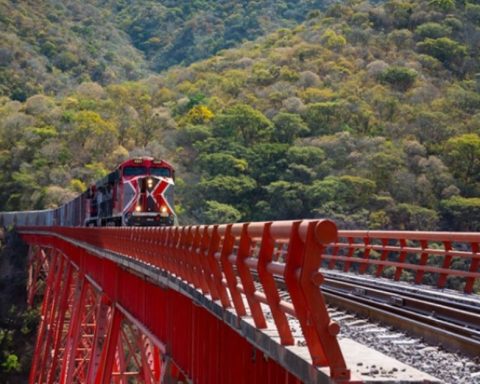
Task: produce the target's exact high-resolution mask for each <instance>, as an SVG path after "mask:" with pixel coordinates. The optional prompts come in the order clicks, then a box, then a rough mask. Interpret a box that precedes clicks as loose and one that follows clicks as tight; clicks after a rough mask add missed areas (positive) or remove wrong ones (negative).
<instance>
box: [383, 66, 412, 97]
mask: <svg viewBox="0 0 480 384" xmlns="http://www.w3.org/2000/svg"><path fill="white" fill-rule="evenodd" d="M416 78H417V72H416V71H414V70H413V69H410V68H405V67H390V68H387V69H386V70H385V71H383V72H382V73H381V74H380V75H379V79H380V81H381V82H382V83H386V84H389V85H390V86H391V87H392V88H394V89H396V90H398V91H402V92H405V91H406V90H407V89H409V88H410V87H411V86H412V85H413V84H414V83H415V80H416Z"/></svg>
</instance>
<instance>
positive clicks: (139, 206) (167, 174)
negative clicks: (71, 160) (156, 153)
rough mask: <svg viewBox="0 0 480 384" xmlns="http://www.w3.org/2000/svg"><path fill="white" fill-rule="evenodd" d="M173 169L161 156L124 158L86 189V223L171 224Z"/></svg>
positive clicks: (173, 218) (102, 224)
mask: <svg viewBox="0 0 480 384" xmlns="http://www.w3.org/2000/svg"><path fill="white" fill-rule="evenodd" d="M174 180H175V170H174V169H173V167H172V166H171V165H170V164H169V163H167V162H166V161H163V160H158V161H157V160H154V159H153V158H147V157H145V158H140V159H132V160H127V161H125V162H124V163H122V164H120V166H119V167H118V168H117V169H116V170H115V171H113V172H112V173H110V174H109V175H107V176H106V177H104V178H103V179H101V180H99V181H97V182H96V183H95V184H94V185H92V186H91V187H90V188H89V190H88V191H87V194H86V198H87V204H86V208H87V212H86V217H85V225H87V226H97V225H98V226H106V225H111V226H120V225H128V226H132V225H135V226H137V225H139V226H151V225H155V226H158V225H164V226H169V225H174V223H175V221H176V217H175V212H174V210H173V206H174V203H173V188H174Z"/></svg>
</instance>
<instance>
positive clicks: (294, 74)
mask: <svg viewBox="0 0 480 384" xmlns="http://www.w3.org/2000/svg"><path fill="white" fill-rule="evenodd" d="M73 3H75V2H73ZM170 3H173V2H168V1H157V2H155V1H148V2H145V4H146V6H147V5H148V7H150V6H151V7H158V9H159V11H158V14H157V13H155V12H153V11H152V12H144V13H142V12H140V8H139V9H138V10H137V11H135V9H136V8H135V7H133V6H132V5H130V4H129V2H109V1H96V2H95V1H90V2H87V4H86V5H85V6H80V5H78V7H77V8H78V9H77V8H74V7H73V6H72V8H69V9H66V8H65V7H63V8H62V7H61V6H60V5H59V4H58V3H57V2H48V4H49V5H48V6H47V5H45V7H47V8H48V7H50V8H48V13H47V12H46V10H47V8H46V9H45V10H44V11H45V14H43V17H38V18H36V19H35V20H36V23H37V24H35V25H34V27H35V28H38V30H37V31H36V32H35V34H33V33H32V31H35V29H34V28H33V29H27V28H25V26H24V25H23V24H22V23H23V22H25V23H27V24H28V23H29V22H31V21H32V20H33V18H30V19H24V18H22V17H20V16H18V15H17V14H15V17H14V15H12V17H11V18H8V20H7V18H6V17H5V16H2V17H3V19H2V22H3V23H4V24H8V25H9V26H10V28H13V26H15V28H16V29H15V31H16V32H15V33H13V32H9V36H16V38H18V39H20V40H21V41H22V42H26V41H30V43H29V44H30V47H31V50H30V51H29V54H32V55H36V56H35V57H37V58H39V60H40V58H41V59H42V60H43V59H45V60H47V66H51V67H52V72H50V73H48V74H47V75H48V76H47V75H46V77H45V82H44V83H42V82H41V81H40V80H39V78H35V77H34V76H33V77H32V76H31V74H30V72H29V71H30V70H32V67H30V66H29V65H23V61H22V60H23V59H21V58H20V59H19V60H16V59H15V60H10V61H8V60H7V61H4V64H5V63H8V65H3V67H1V70H2V71H3V73H4V75H5V74H6V73H11V72H12V71H13V72H14V73H15V76H10V75H9V76H7V77H8V78H9V79H12V78H13V79H17V80H18V81H19V83H18V84H20V85H21V86H22V87H23V85H22V84H24V83H22V81H23V80H22V79H25V78H30V79H32V81H33V80H34V81H35V87H37V88H35V87H33V88H31V89H30V88H29V87H28V86H26V87H24V88H22V89H23V90H25V94H24V95H23V96H24V97H14V94H15V92H14V90H15V89H17V88H15V87H18V86H19V85H18V84H17V85H15V86H10V85H9V84H7V83H5V82H2V84H3V87H4V90H5V91H4V96H3V97H2V98H1V99H0V164H1V167H2V169H3V170H4V172H3V173H2V174H1V175H0V185H1V189H0V208H1V209H2V210H17V209H32V208H34V209H39V208H46V207H55V206H57V205H59V204H61V203H62V202H65V201H67V200H69V199H70V198H72V197H73V196H75V194H77V193H79V192H81V191H83V190H84V189H85V188H86V186H87V185H88V183H90V182H92V181H94V180H96V179H98V178H99V177H101V176H103V175H105V174H106V173H107V172H109V171H110V170H112V169H113V168H114V167H115V166H116V165H117V164H118V163H119V162H120V161H121V160H123V159H125V158H127V157H131V156H137V155H152V156H155V157H159V158H163V159H166V160H168V161H170V162H172V163H173V164H174V165H175V166H176V167H177V175H178V176H179V178H178V180H177V210H178V213H179V216H180V222H181V223H183V224H187V223H212V222H232V221H244V220H273V219H293V218H300V217H302V218H309V217H328V218H331V219H333V220H335V221H336V222H337V224H338V226H339V227H340V228H362V229H363V228H365V229H366V228H368V229H398V230H401V229H413V230H418V229H421V230H436V229H437V230H438V229H443V230H455V231H478V230H479V229H480V198H479V192H480V136H479V135H480V113H479V111H480V110H479V107H480V75H479V74H478V73H479V72H480V70H479V68H478V66H479V62H480V61H479V52H480V50H479V44H480V24H479V23H480V4H478V2H477V1H454V0H429V1H409V0H390V1H386V2H371V3H370V2H367V1H359V0H358V1H357V0H352V1H344V2H338V3H335V4H333V5H330V6H329V7H326V8H325V9H323V10H322V9H318V8H319V4H317V2H315V1H304V2H301V4H302V5H301V6H299V8H298V9H297V8H296V7H295V6H294V4H293V3H294V2H289V1H284V2H264V3H262V2H250V1H245V2H240V3H238V4H239V6H238V7H236V8H235V7H232V6H231V4H229V3H230V2H228V1H225V2H209V1H195V2H175V5H176V7H178V10H176V11H175V12H173V11H172V9H173V8H172V5H171V4H170ZM13 4H14V2H6V1H3V2H2V3H1V6H2V7H3V8H5V7H8V6H9V5H10V8H9V9H10V10H11V11H12V12H13V10H12V9H13ZM262 4H263V5H262ZM282 4H283V5H282ZM229 5H230V6H229ZM323 5H326V4H323ZM22 6H23V7H24V11H25V12H27V11H28V10H30V11H31V10H33V8H35V10H36V12H37V14H38V13H39V12H40V11H41V10H42V9H38V7H40V6H39V5H36V4H35V3H33V2H32V3H30V2H25V3H23V2H22ZM52 7H53V8H54V9H56V10H58V12H57V13H58V15H62V16H65V18H64V19H63V20H62V22H61V23H60V25H61V26H62V28H63V27H66V26H67V25H70V29H69V31H70V32H71V33H72V34H71V35H69V34H66V35H64V36H65V37H64V39H67V40H68V39H70V38H71V39H72V42H71V43H69V42H68V41H67V40H66V41H65V44H66V45H68V46H70V47H73V46H74V45H75V44H74V42H75V43H76V44H77V45H76V49H77V48H78V51H77V52H76V53H75V50H73V51H68V50H64V49H61V50H62V52H63V53H66V52H70V53H72V55H73V56H74V57H75V58H76V60H79V63H80V62H82V60H86V63H87V62H88V63H90V64H91V63H93V62H96V60H97V59H98V57H96V58H95V57H94V56H91V57H90V56H88V55H84V54H83V53H84V51H83V49H84V48H85V49H87V48H86V47H87V46H88V44H89V43H88V41H90V40H89V38H91V39H93V40H92V41H95V42H96V43H97V44H99V46H98V52H102V54H103V53H105V52H106V51H109V50H108V49H107V47H106V46H104V45H102V44H104V43H105V44H107V42H108V44H111V45H112V49H116V51H115V52H116V53H114V54H113V53H112V55H109V57H110V59H109V60H112V63H109V62H108V61H106V62H103V63H104V65H105V68H106V69H108V70H112V71H113V70H115V68H117V69H118V71H119V72H118V73H122V71H123V70H125V68H126V67H125V66H123V65H124V64H125V62H123V61H121V60H118V61H117V60H116V59H117V58H118V59H119V58H122V59H125V60H126V58H127V57H128V54H124V52H126V51H125V50H126V49H128V50H130V53H131V54H134V55H138V56H139V57H141V58H142V60H133V59H132V62H135V63H136V65H137V66H136V67H131V66H128V65H127V67H128V68H130V69H131V71H130V74H131V75H132V78H129V77H128V76H127V75H125V76H120V75H118V77H117V80H116V81H113V80H112V81H106V79H104V78H103V77H102V76H100V77H99V78H97V77H95V76H94V73H93V72H91V71H90V70H89V69H88V68H90V67H88V65H87V66H84V65H83V64H81V65H80V64H79V65H74V66H66V67H65V66H63V67H62V66H57V65H56V64H54V63H53V64H52V61H51V60H49V58H48V55H46V53H42V51H41V49H40V45H39V44H40V40H39V36H40V35H41V33H40V30H43V29H44V28H46V27H48V25H50V26H51V25H55V23H56V22H57V21H58V20H57V21H56V20H55V18H54V17H53V16H52V13H50V11H51V10H52V9H53V8H52ZM132 7H133V8H132ZM148 7H146V8H145V7H141V9H142V10H143V11H145V10H146V9H149V8H148ZM310 7H311V8H310ZM160 9H161V10H163V11H165V9H169V12H173V14H174V15H177V16H178V17H179V18H183V19H189V20H190V21H191V20H196V22H199V20H198V17H200V16H199V15H200V14H201V15H202V17H203V18H205V20H207V19H208V20H210V19H209V18H215V17H217V18H220V19H222V20H223V21H224V24H225V25H227V24H228V25H230V27H231V24H229V23H227V22H226V18H227V16H226V13H229V14H230V16H228V17H232V18H234V19H235V18H239V20H242V23H244V24H245V25H244V28H243V29H242V28H240V27H239V28H238V30H237V32H238V33H237V34H232V33H233V32H232V33H231V31H230V32H228V33H227V30H228V28H226V27H225V26H224V27H222V28H223V29H222V31H223V32H222V34H221V36H220V35H218V36H217V35H216V34H215V33H213V32H212V33H213V34H212V35H211V36H212V39H213V40H215V44H213V45H209V47H210V48H208V49H207V48H201V52H197V51H196V50H195V49H196V48H199V47H202V45H201V44H200V45H199V44H197V43H192V45H188V44H187V43H185V44H184V43H182V47H190V48H188V49H186V50H185V51H182V52H180V51H178V52H177V53H178V54H179V55H180V56H181V57H180V56H178V57H177V58H173V57H172V56H170V58H169V59H165V60H163V59H162V64H161V65H160V64H158V60H160V57H161V56H162V55H164V54H165V52H168V47H171V46H174V45H175V44H177V43H178V42H177V43H175V42H169V43H168V44H167V43H165V42H163V39H164V38H165V35H162V31H164V32H165V31H168V30H169V28H170V27H171V28H173V30H174V31H175V34H174V35H175V36H176V37H175V38H178V39H180V35H182V34H183V32H181V30H180V29H178V28H180V25H181V26H182V27H181V28H186V24H185V23H182V22H180V21H179V20H180V19H179V20H177V19H176V18H175V17H174V16H167V14H164V13H162V12H163V11H162V12H160ZM199 9H202V12H200V11H199ZM300 9H301V10H302V12H303V11H304V10H309V11H308V12H303V13H305V20H304V21H303V22H300V21H301V17H300V14H299V12H300V11H299V10H300ZM260 10H261V11H260ZM15 12H20V13H21V12H22V11H21V7H20V8H19V9H17V8H15ZM87 12H88V14H89V15H90V16H89V17H91V18H92V21H91V24H90V25H91V29H90V31H91V32H89V33H87V32H86V31H85V30H80V29H78V25H80V24H81V23H80V24H79V23H78V22H75V18H81V19H82V23H83V22H84V21H85V20H86V16H85V13H87ZM165 12H166V11H165ZM2 15H5V12H3V13H2ZM102 15H103V16H102ZM153 15H156V16H155V19H154V20H152V21H151V23H150V24H149V23H148V22H147V20H146V19H145V18H148V17H153ZM159 15H161V17H160V16H159ZM262 15H268V16H269V17H267V16H262ZM17 16H18V17H17ZM67 16H68V17H67ZM157 16H158V17H157ZM52 17H53V19H52ZM58 17H60V16H58ZM58 17H57V19H58ZM97 17H104V18H105V20H106V22H105V23H103V27H109V26H110V24H109V23H112V25H114V24H115V25H119V26H121V27H122V28H123V30H120V29H116V30H115V31H118V34H117V33H112V34H111V35H110V37H111V38H110V39H106V38H105V39H103V37H102V36H103V35H102V34H101V33H100V31H97V30H96V29H95V28H101V25H102V24H100V23H96V22H95V20H97V21H98V19H96V18H97ZM264 19H265V20H266V19H268V20H269V21H271V24H270V25H268V26H266V25H265V24H262V23H261V22H260V21H262V20H264ZM18 20H20V21H18ZM29 20H30V21H29ZM52 20H53V21H52ZM205 20H204V21H205ZM14 21H15V22H14ZM136 23H138V24H141V25H142V26H143V28H145V29H148V28H147V26H148V25H150V26H151V28H150V29H148V31H146V30H141V28H140V29H139V27H138V25H137V24H136ZM192 23H193V21H192ZM292 23H293V24H294V25H293V26H289V24H292ZM73 24H75V26H77V27H75V28H74V27H72V25H73ZM193 24H195V23H193ZM200 24H201V23H200ZM200 24H195V25H196V26H197V27H198V25H200ZM207 24H208V23H207ZM283 24H286V25H287V26H288V27H282V25H283ZM135 25H137V27H135ZM202 25H203V24H202ZM208 25H210V24H208ZM158 26H160V27H158ZM175 26H176V27H175ZM255 26H256V27H255ZM260 26H262V27H261V28H260ZM230 27H229V28H230ZM62 28H59V31H61V30H62ZM212 28H213V27H212ZM154 30H155V33H156V34H154V35H153V34H152V33H153V32H152V31H154ZM269 30H273V32H270V33H267V34H265V35H262V32H264V31H269ZM12 31H13V29H12ZM182 31H183V30H182ZM97 32H98V33H97ZM59 33H60V32H59ZM165 33H166V32H165ZM188 33H189V34H193V36H194V40H195V41H200V40H202V39H204V38H205V36H206V35H205V34H204V33H203V32H202V30H201V29H200V30H197V29H195V28H194V29H191V30H190V32H188ZM166 34H168V33H166ZM168 35H170V34H168ZM46 36H48V37H49V38H50V37H51V38H53V36H56V35H55V32H52V34H50V33H47V34H46ZM79 36H82V38H83V39H82V40H80V39H79ZM97 36H98V38H97ZM256 36H260V37H258V38H256V39H254V40H249V39H250V38H255V37H256ZM117 38H118V40H117ZM32 39H33V40H32ZM35 39H36V40H35ZM151 39H154V40H155V39H156V40H159V42H158V47H157V49H153V48H152V47H151V46H148V47H147V46H146V45H145V44H144V42H145V41H148V40H151ZM34 40H35V41H34ZM125 40H129V41H130V42H131V44H130V45H124V44H123V41H125ZM156 40H155V41H156ZM202 41H203V40H202ZM85 44H86V45H85ZM172 44H173V45H172ZM5 45H6V44H5ZM230 45H236V46H235V47H233V48H229V49H223V47H229V46H230ZM12 47H15V49H21V45H20V44H14V45H13V46H12ZM194 48H195V49H194ZM2 49H3V51H2V52H3V53H5V52H6V51H8V50H9V48H8V47H7V48H4V47H2ZM12 49H13V48H12ZM87 51H88V49H87ZM109 52H110V51H109ZM215 52H216V53H215ZM210 53H211V54H212V55H211V56H210V57H207V58H205V59H203V60H197V59H198V58H199V57H202V56H203V55H205V56H208V55H209V54H210ZM213 53H215V54H213ZM92 54H93V53H92ZM159 55H160V56H159ZM4 56H5V55H4ZM7 56H8V55H7ZM13 56H14V57H15V58H16V57H17V55H16V54H13ZM33 57H34V56H31V58H32V60H33ZM53 57H55V58H57V59H58V57H59V56H58V55H54V56H53ZM103 59H105V57H103ZM103 59H102V60H103ZM170 59H171V60H170ZM169 60H170V61H169ZM27 61H28V60H27ZM122 63H123V64H122ZM177 63H180V64H182V65H174V66H172V65H173V64H177ZM188 63H191V64H188ZM122 66H123V67H122ZM167 67H168V68H167ZM91 68H93V67H91ZM91 68H90V69H91ZM120 68H123V69H122V70H120ZM163 68H167V69H165V70H163V71H162V72H158V71H157V70H158V69H163ZM37 69H38V71H39V72H38V73H37V75H38V74H39V73H40V72H41V69H42V68H41V66H40V67H35V70H37ZM47 72H48V71H47ZM134 73H135V75H133V74H134ZM77 74H80V75H79V76H77ZM50 75H51V76H50ZM50 77H52V78H54V79H56V80H58V82H59V83H58V84H57V86H58V87H57V88H56V87H54V86H52V87H50V85H48V86H47V84H50V82H49V81H50V80H51V79H50ZM137 77H139V78H140V77H143V78H142V79H137ZM49 79H50V80H49ZM12 87H13V88H12ZM48 87H50V88H48ZM47 88H48V90H47ZM28 89H30V90H31V91H32V92H33V94H31V93H32V92H31V91H28V92H27V91H26V90H28ZM12 92H13V93H12ZM55 92H56V93H55ZM16 95H17V96H18V94H16Z"/></svg>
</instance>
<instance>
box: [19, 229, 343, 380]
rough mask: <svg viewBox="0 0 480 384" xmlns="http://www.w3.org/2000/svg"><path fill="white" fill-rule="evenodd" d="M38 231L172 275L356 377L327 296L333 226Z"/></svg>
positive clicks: (319, 362)
mask: <svg viewBox="0 0 480 384" xmlns="http://www.w3.org/2000/svg"><path fill="white" fill-rule="evenodd" d="M24 230H25V228H24ZM31 230H32V231H35V232H39V231H40V232H41V231H42V230H44V231H48V232H54V233H55V234H56V235H60V236H62V237H64V238H66V239H72V240H75V241H78V242H82V243H85V244H88V245H90V246H94V247H97V248H99V249H102V250H106V251H111V252H115V253H117V254H121V255H123V256H126V257H129V258H132V259H135V260H138V261H141V262H143V263H148V264H150V265H153V266H156V267H158V268H160V269H162V270H165V271H167V272H169V273H171V274H173V275H175V276H176V277H177V278H179V279H181V280H183V281H185V282H187V283H189V284H191V285H192V286H194V287H196V288H197V289H198V290H201V291H202V292H203V293H204V294H206V295H210V296H211V298H212V300H218V301H219V302H221V304H222V306H223V307H224V308H231V309H232V310H233V311H234V312H235V313H236V315H237V316H238V317H240V318H245V317H251V318H252V321H253V322H254V324H255V326H256V327H257V328H259V329H266V328H269V329H271V327H275V328H276V330H277V331H278V335H279V338H280V342H281V344H283V345H285V346H289V345H294V344H295V343H297V344H298V343H300V344H301V345H306V346H307V347H308V350H309V352H310V355H311V359H312V363H313V365H315V366H323V367H329V368H330V375H331V377H332V378H334V379H342V380H348V379H349V377H350V371H349V370H348V369H347V367H346V364H345V360H344V357H343V355H342V352H341V350H340V347H339V344H338V341H337V338H336V335H337V334H338V332H339V326H338V325H337V324H336V323H334V322H332V321H331V320H330V317H329V314H328V312H327V308H326V305H325V302H324V298H323V295H322V294H321V291H320V289H319V286H320V285H321V284H322V282H323V276H322V274H321V273H320V272H319V268H320V263H321V255H322V254H323V253H324V250H325V246H326V245H327V244H329V243H331V242H334V241H336V239H337V229H336V226H335V224H334V223H333V222H331V221H328V220H304V221H280V222H263V223H241V224H225V225H210V226H186V227H163V228H158V227H157V228H95V229H92V228H78V227H75V228H72V227H54V228H52V227H49V228H43V229H42V228H39V227H35V228H31ZM270 319H271V320H270ZM298 328H300V329H301V331H302V332H301V334H299V333H298V332H297V331H296V329H298Z"/></svg>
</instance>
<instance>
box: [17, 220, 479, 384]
mask: <svg viewBox="0 0 480 384" xmlns="http://www.w3.org/2000/svg"><path fill="white" fill-rule="evenodd" d="M16 231H17V232H18V233H19V234H20V236H21V237H22V239H23V240H24V241H25V242H26V243H28V245H29V254H28V260H29V279H28V287H27V288H28V301H29V304H30V305H33V304H34V303H35V302H36V301H39V300H42V304H41V322H40V325H39V329H38V333H37V341H36V347H35V353H34V360H33V363H32V367H31V373H30V383H95V384H96V383H99V384H100V383H137V382H141V383H331V382H338V383H360V382H376V381H381V382H426V381H430V382H435V381H436V379H435V378H433V377H431V376H429V375H427V374H424V373H422V372H419V371H416V370H414V369H413V368H412V369H410V368H408V367H407V368H408V369H407V368H405V369H398V365H395V366H396V367H397V368H395V369H392V370H391V371H390V372H389V375H387V376H384V377H377V378H375V377H373V376H369V375H366V374H365V373H364V372H362V369H361V367H362V366H364V365H365V361H366V360H370V361H371V360H375V359H377V358H378V359H383V360H382V364H384V365H388V364H389V361H388V359H387V358H386V357H385V356H380V355H379V354H378V352H376V351H374V350H372V349H369V348H367V347H365V346H362V345H360V344H357V343H355V342H354V341H351V340H348V339H340V338H338V333H339V330H340V327H339V324H338V323H337V322H335V321H334V320H333V319H332V316H331V315H330V313H329V311H328V308H327V303H326V297H327V293H326V290H325V291H324V289H323V288H324V287H325V288H326V287H327V286H328V285H329V284H330V285H331V284H332V283H329V282H328V279H329V278H328V276H329V272H330V271H333V270H335V271H337V274H339V272H341V274H343V275H345V276H347V275H354V276H360V277H362V276H365V277H368V278H369V279H370V281H374V282H375V281H376V280H375V279H379V280H378V281H382V282H385V281H390V282H391V283H392V284H393V285H395V284H400V281H401V280H405V279H406V280H408V283H403V284H404V286H405V285H408V286H411V287H414V286H420V285H421V284H426V283H428V284H430V285H433V286H436V287H437V288H439V290H444V289H445V288H448V287H449V284H451V283H452V282H456V283H459V284H457V285H459V286H461V287H462V290H463V292H461V295H463V296H465V297H467V298H468V297H469V296H471V295H472V292H474V291H475V290H477V289H478V285H479V280H480V272H479V265H480V253H479V243H480V234H478V233H445V232H443V233H442V232H437V233H435V232H433V233H432V232H388V231H339V230H338V229H337V227H336V225H335V224H334V223H333V222H332V221H329V220H299V221H277V222H260V223H259V222H255V223H237V224H223V225H208V226H207V225H203V226H202V225H200V226H184V227H161V228H158V227H153V228H152V227H148V228H141V227H138V228H125V227H123V228H113V227H112V228H83V227H39V226H28V225H23V226H17V228H16ZM406 276H407V278H406ZM374 285H375V283H374ZM352 295H353V297H354V298H355V297H360V296H366V295H367V293H366V291H365V290H364V289H358V287H357V288H355V290H354V292H353V294H352V293H350V296H352ZM391 297H393V298H394V299H395V295H393V296H391ZM390 299H391V298H390ZM402 300H403V299H402ZM393 301H394V302H393V304H394V305H396V306H397V307H399V306H400V307H401V306H406V305H407V304H406V302H405V301H399V300H396V301H395V300H393ZM369 313H370V312H369ZM471 321H472V322H475V321H476V318H474V317H473V318H472V320H471ZM477 325H478V324H477ZM462 338H463V339H472V338H471V337H468V336H460V338H459V339H458V340H457V339H455V341H453V342H452V344H453V345H454V346H455V345H457V346H458V345H461V344H460V343H461V342H462V340H463V339H462ZM443 339H444V340H447V341H448V340H450V341H451V340H453V336H451V334H449V333H447V334H444V335H443ZM462 345H463V344H462ZM465 345H466V344H465ZM478 345H479V344H471V345H470V346H469V347H466V348H467V349H468V348H469V351H470V352H471V353H473V354H475V353H476V352H478V351H479V350H478V349H477V348H478ZM402 375H403V376H402Z"/></svg>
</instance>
